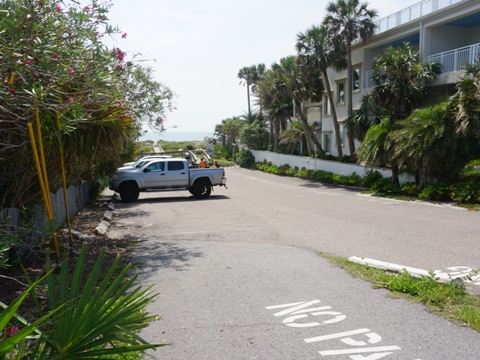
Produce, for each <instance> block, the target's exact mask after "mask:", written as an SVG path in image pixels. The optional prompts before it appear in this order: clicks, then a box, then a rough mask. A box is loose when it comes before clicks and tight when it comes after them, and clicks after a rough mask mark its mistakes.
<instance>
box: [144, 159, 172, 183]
mask: <svg viewBox="0 0 480 360" xmlns="http://www.w3.org/2000/svg"><path fill="white" fill-rule="evenodd" d="M143 181H144V184H145V187H147V188H150V189H154V188H164V187H165V186H167V176H166V173H165V162H164V161H162V162H153V163H150V165H148V166H147V167H146V168H144V169H143Z"/></svg>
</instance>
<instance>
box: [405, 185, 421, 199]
mask: <svg viewBox="0 0 480 360" xmlns="http://www.w3.org/2000/svg"><path fill="white" fill-rule="evenodd" d="M400 191H401V192H402V194H405V195H408V196H418V194H420V191H421V188H420V186H418V185H417V184H415V183H405V184H404V185H403V186H402V188H401V189H400Z"/></svg>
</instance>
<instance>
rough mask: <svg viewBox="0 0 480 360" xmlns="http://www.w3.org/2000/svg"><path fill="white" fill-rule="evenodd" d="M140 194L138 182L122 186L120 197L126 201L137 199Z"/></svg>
mask: <svg viewBox="0 0 480 360" xmlns="http://www.w3.org/2000/svg"><path fill="white" fill-rule="evenodd" d="M139 195H140V192H139V190H138V186H137V184H125V185H123V186H122V187H121V188H120V197H121V198H122V200H123V201H125V202H134V201H137V199H138V196H139Z"/></svg>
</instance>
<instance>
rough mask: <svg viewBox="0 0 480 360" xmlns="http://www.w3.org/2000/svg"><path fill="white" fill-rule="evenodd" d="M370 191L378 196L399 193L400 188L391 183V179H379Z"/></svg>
mask: <svg viewBox="0 0 480 360" xmlns="http://www.w3.org/2000/svg"><path fill="white" fill-rule="evenodd" d="M370 190H371V191H373V192H376V193H380V194H395V193H399V192H400V188H399V187H398V186H397V185H395V184H393V183H392V180H391V178H381V179H378V180H377V181H375V183H374V184H373V185H372V186H371V187H370Z"/></svg>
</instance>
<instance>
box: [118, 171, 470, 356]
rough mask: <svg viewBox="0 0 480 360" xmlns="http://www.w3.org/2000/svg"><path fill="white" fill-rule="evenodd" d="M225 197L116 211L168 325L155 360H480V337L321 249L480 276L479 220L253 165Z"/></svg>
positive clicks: (145, 203) (154, 328)
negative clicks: (359, 275)
mask: <svg viewBox="0 0 480 360" xmlns="http://www.w3.org/2000/svg"><path fill="white" fill-rule="evenodd" d="M227 177H228V187H229V188H228V190H227V189H224V188H215V191H214V192H213V193H212V196H211V197H210V198H209V199H207V200H203V201H198V200H194V199H193V197H191V196H190V194H189V193H188V192H187V191H181V192H180V191H175V192H152V193H146V194H145V193H142V194H141V195H140V199H139V201H138V202H136V203H133V204H124V203H121V202H119V203H118V204H117V206H116V209H115V213H114V221H113V223H112V227H111V229H110V230H109V231H110V234H111V235H112V236H115V237H119V236H121V237H125V238H133V239H135V240H139V241H141V245H140V247H139V250H138V256H137V258H136V261H138V262H140V263H141V264H142V266H141V267H140V268H139V272H140V281H141V282H142V284H145V285H148V284H155V288H156V290H157V291H158V292H159V293H160V296H159V298H158V300H157V301H156V302H155V303H154V304H152V306H151V307H150V308H149V310H150V311H151V312H152V313H154V314H159V315H160V316H162V319H161V320H159V321H157V322H154V323H153V324H152V325H151V326H149V328H148V329H147V330H146V331H145V332H144V333H142V335H143V336H144V337H145V338H146V339H147V340H149V341H151V342H166V343H172V345H169V346H167V347H163V348H160V349H158V350H157V351H156V352H154V353H153V354H152V355H151V358H155V359H324V358H325V359H334V360H336V359H353V360H360V359H370V360H373V359H384V358H385V359H402V360H409V359H412V360H420V359H421V360H427V359H431V360H432V359H438V360H445V359H469V360H470V359H476V358H480V336H479V334H477V333H475V332H473V331H472V330H470V329H468V328H462V327H459V326H457V325H453V324H451V323H449V322H448V321H446V320H444V319H442V318H439V317H437V316H435V315H432V314H430V313H428V312H426V311H425V310H424V309H423V307H421V306H419V305H413V304H410V303H408V302H407V301H404V300H398V299H396V300H394V299H391V298H388V297H387V295H388V293H387V292H386V291H382V290H374V289H372V288H371V285H370V284H367V283H365V282H363V281H361V280H358V279H354V278H352V277H351V276H350V275H348V274H346V273H345V272H344V271H343V270H341V269H338V268H335V267H332V266H331V265H330V264H329V263H328V262H327V261H326V260H324V259H323V258H321V257H319V256H318V255H317V253H318V252H324V253H329V254H334V255H338V256H343V257H349V256H352V255H357V256H363V257H368V258H373V259H378V260H384V261H389V262H394V263H397V264H402V265H404V266H413V267H418V268H423V269H428V270H434V269H440V270H444V269H447V268H448V267H454V266H455V267H458V266H465V267H475V268H478V267H480V264H479V256H478V250H477V248H478V247H477V246H476V245H477V244H476V243H478V234H479V230H480V221H479V216H480V214H478V213H474V212H468V211H464V210H459V209H456V208H453V207H450V206H443V205H429V204H425V203H416V202H401V201H392V200H387V199H380V198H372V197H369V196H364V195H361V194H360V193H359V192H358V191H353V190H349V189H343V188H332V187H325V186H321V185H319V184H316V183H311V182H308V181H304V180H300V179H293V178H282V177H277V176H273V175H269V174H265V173H261V172H257V171H250V170H245V169H227Z"/></svg>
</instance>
